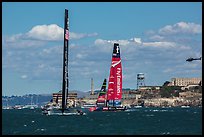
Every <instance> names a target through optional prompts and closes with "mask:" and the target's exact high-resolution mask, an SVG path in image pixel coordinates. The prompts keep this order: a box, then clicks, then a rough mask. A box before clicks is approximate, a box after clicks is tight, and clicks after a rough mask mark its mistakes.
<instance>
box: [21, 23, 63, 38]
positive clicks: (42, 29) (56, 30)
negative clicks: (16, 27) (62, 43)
mask: <svg viewBox="0 0 204 137" xmlns="http://www.w3.org/2000/svg"><path fill="white" fill-rule="evenodd" d="M63 30H64V29H63V28H61V27H59V26H58V25H56V24H51V25H37V26H34V27H33V28H32V29H31V30H30V31H29V32H28V33H26V34H25V35H26V36H25V37H27V38H31V39H36V40H48V41H58V40H63V34H64V33H63Z"/></svg>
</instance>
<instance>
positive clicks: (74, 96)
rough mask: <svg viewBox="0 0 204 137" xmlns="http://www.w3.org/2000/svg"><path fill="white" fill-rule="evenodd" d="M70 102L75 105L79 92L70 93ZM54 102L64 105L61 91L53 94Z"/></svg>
mask: <svg viewBox="0 0 204 137" xmlns="http://www.w3.org/2000/svg"><path fill="white" fill-rule="evenodd" d="M67 99H68V102H71V104H73V103H74V102H76V100H77V92H68V97H67ZM52 100H53V101H52V102H53V103H59V104H62V92H61V91H59V92H57V93H53V94H52Z"/></svg>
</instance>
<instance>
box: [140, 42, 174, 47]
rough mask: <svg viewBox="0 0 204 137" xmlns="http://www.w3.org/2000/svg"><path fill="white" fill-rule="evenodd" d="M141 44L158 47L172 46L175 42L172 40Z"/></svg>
mask: <svg viewBox="0 0 204 137" xmlns="http://www.w3.org/2000/svg"><path fill="white" fill-rule="evenodd" d="M143 46H150V47H159V48H174V47H176V43H174V42H160V41H158V42H143Z"/></svg>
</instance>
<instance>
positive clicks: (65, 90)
mask: <svg viewBox="0 0 204 137" xmlns="http://www.w3.org/2000/svg"><path fill="white" fill-rule="evenodd" d="M68 46H69V18H68V10H67V9H65V18H64V52H63V81H62V113H63V112H64V110H65V109H66V107H67V97H68V87H69V79H68V51H69V47H68Z"/></svg>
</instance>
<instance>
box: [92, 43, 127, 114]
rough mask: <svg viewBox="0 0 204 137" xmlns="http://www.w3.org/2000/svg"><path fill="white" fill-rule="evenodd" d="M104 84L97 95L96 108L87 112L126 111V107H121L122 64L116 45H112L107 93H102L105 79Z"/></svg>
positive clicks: (118, 48)
mask: <svg viewBox="0 0 204 137" xmlns="http://www.w3.org/2000/svg"><path fill="white" fill-rule="evenodd" d="M104 83H105V84H104ZM104 83H103V86H102V88H101V91H100V93H99V97H98V99H97V103H96V104H97V106H96V107H92V108H90V109H89V110H90V111H124V110H126V107H123V106H122V104H121V99H122V64H121V58H120V47H119V44H118V43H114V47H113V54H112V63H111V68H110V75H109V82H108V90H107V92H105V91H104V88H106V79H105V80H104ZM104 85H105V86H104ZM102 93H103V94H102ZM104 93H105V94H104ZM102 104H104V105H102Z"/></svg>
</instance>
